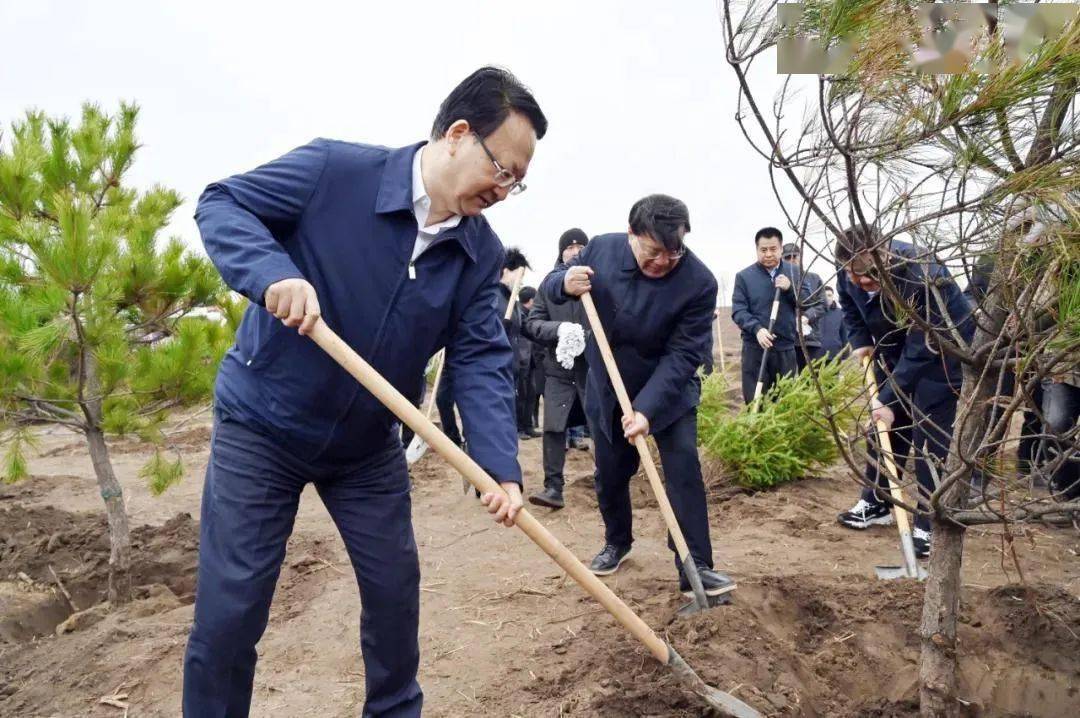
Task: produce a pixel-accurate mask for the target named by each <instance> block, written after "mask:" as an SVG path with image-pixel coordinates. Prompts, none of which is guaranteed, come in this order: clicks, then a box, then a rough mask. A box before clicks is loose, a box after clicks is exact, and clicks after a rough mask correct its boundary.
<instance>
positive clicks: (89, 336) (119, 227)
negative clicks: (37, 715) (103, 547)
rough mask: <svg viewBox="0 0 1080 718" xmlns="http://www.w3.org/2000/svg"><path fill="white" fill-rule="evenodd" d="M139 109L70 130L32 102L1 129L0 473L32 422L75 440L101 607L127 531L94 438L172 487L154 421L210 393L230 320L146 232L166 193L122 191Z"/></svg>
mask: <svg viewBox="0 0 1080 718" xmlns="http://www.w3.org/2000/svg"><path fill="white" fill-rule="evenodd" d="M137 116H138V108H137V107H135V106H134V105H126V104H122V105H121V106H120V109H119V111H118V112H117V113H116V114H115V115H111V116H110V115H109V114H106V113H104V112H102V110H101V109H99V108H98V107H96V106H94V105H90V104H87V105H85V106H84V107H83V111H82V117H81V119H80V121H79V123H78V124H77V125H73V124H72V123H70V122H69V121H68V120H66V119H63V118H52V117H46V116H45V115H44V114H43V113H41V112H36V111H30V112H28V113H27V114H26V118H25V119H24V120H22V121H19V122H15V123H13V125H12V128H11V133H10V135H9V136H8V137H7V138H3V137H2V136H0V438H2V439H3V444H4V446H5V447H6V448H5V450H4V456H3V460H4V466H3V478H4V480H5V481H8V482H11V481H17V480H19V479H21V478H24V477H25V476H26V475H27V458H26V457H27V448H28V447H30V446H31V445H32V442H33V434H32V431H33V428H34V427H38V426H42V425H50V424H55V425H63V426H67V427H69V428H71V429H74V430H76V431H78V432H80V433H82V434H83V435H84V436H85V437H86V441H87V446H88V449H89V452H90V457H91V460H92V462H93V466H94V473H95V475H96V477H97V482H98V486H99V488H100V490H101V497H102V499H103V500H104V502H105V510H106V513H107V515H108V523H109V540H110V546H111V552H110V557H109V566H110V580H109V600H110V601H111V602H113V603H123V602H124V601H126V600H128V598H129V596H130V590H131V580H130V572H129V566H130V541H129V535H128V519H127V514H126V511H125V508H124V497H123V492H122V490H121V487H120V483H119V482H118V481H117V479H116V475H115V473H114V472H113V468H112V463H111V461H110V459H109V449H108V446H107V444H106V442H105V439H106V436H108V435H125V434H136V435H138V436H140V437H142V438H143V439H145V440H147V441H151V442H153V443H155V444H156V446H157V451H156V453H155V455H154V456H153V458H152V459H151V460H150V461H149V462H148V463H147V465H146V466H145V467H144V469H143V476H144V477H145V478H146V479H147V480H148V482H149V484H150V487H151V489H152V490H153V491H154V492H155V493H160V492H161V491H164V490H165V488H167V487H168V486H169V485H170V484H171V483H173V482H175V481H177V480H178V479H179V478H180V476H181V474H182V465H181V463H180V457H179V455H178V454H175V453H174V452H169V451H167V447H166V444H167V441H166V440H165V437H164V436H163V434H162V432H161V426H162V423H163V422H164V420H165V419H166V417H167V413H168V412H169V410H171V409H174V408H176V407H183V406H187V405H191V404H193V403H196V402H204V401H206V400H207V399H208V397H209V396H210V393H211V389H212V386H213V381H214V375H215V373H216V370H217V365H218V362H219V360H220V359H221V356H222V354H223V353H224V351H225V350H226V349H227V348H228V346H229V345H230V344H231V342H232V337H233V332H234V330H235V319H236V316H237V311H236V309H237V308H236V306H235V305H233V304H232V303H231V300H230V299H229V298H228V295H227V292H226V290H225V288H224V286H223V285H222V283H221V281H220V279H219V278H218V274H217V272H216V271H215V270H214V268H213V266H212V265H211V264H210V263H209V261H207V260H206V259H204V258H202V257H200V256H196V255H194V254H192V253H190V252H188V251H186V250H185V248H184V246H183V244H182V243H181V241H180V240H179V239H178V238H175V237H174V238H170V239H168V240H163V239H162V238H161V236H160V235H161V233H162V230H163V229H164V227H165V226H166V225H167V223H168V221H169V216H170V215H171V214H172V212H173V211H174V210H175V209H176V208H177V207H179V206H180V203H181V199H180V196H179V195H178V194H177V193H176V192H174V191H173V190H170V189H166V188H164V187H161V186H154V187H152V188H151V189H149V190H147V191H145V192H138V191H136V190H134V189H131V188H130V187H126V186H125V185H124V180H125V176H126V174H127V172H128V170H129V169H130V168H131V166H132V162H133V161H134V158H135V154H136V151H137V150H138V149H139V144H138V142H137V140H136V137H135V123H136V119H137ZM5 140H6V141H5ZM210 308H217V309H219V310H220V311H221V312H222V313H223V314H224V316H225V319H226V321H225V322H224V323H222V322H220V321H215V320H214V319H212V318H210V317H208V316H206V315H207V311H206V310H207V309H210Z"/></svg>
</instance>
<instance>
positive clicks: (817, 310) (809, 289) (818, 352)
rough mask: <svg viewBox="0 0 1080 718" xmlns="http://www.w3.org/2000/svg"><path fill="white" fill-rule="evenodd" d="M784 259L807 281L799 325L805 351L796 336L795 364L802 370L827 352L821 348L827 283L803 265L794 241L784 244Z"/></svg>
mask: <svg viewBox="0 0 1080 718" xmlns="http://www.w3.org/2000/svg"><path fill="white" fill-rule="evenodd" d="M784 261H785V262H788V263H790V264H791V265H792V266H795V267H798V268H799V271H800V272H802V275H803V277H804V278H805V281H806V295H805V297H804V299H805V301H806V306H804V307H803V311H802V322H801V326H799V327H798V330H799V333H801V334H802V335H803V341H802V343H803V344H805V345H806V351H805V352H804V351H803V350H802V346H801V345H800V344H799V338H798V335H796V336H795V366H796V367H798V370H799V371H802V370H803V369H805V368H806V365H807V364H809V363H810V362H812V361H814V360H815V359H820V358H821V357H822V356H823V355H824V354H825V352H824V350H823V349H822V348H821V327H820V324H821V317H822V315H823V314H824V313H825V297H824V296H823V295H824V292H823V291H822V287H824V286H825V283H824V282H822V281H821V277H819V276H818V275H817V274H816V273H815V272H808V271H806V269H805V268H804V267H803V265H802V252H800V251H799V245H797V244H792V243H788V244H785V245H784Z"/></svg>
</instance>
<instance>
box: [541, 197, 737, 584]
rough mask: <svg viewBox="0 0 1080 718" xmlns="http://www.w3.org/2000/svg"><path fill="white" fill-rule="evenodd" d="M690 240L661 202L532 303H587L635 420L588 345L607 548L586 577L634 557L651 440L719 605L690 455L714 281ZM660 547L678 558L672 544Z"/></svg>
mask: <svg viewBox="0 0 1080 718" xmlns="http://www.w3.org/2000/svg"><path fill="white" fill-rule="evenodd" d="M689 231H690V213H689V210H687V208H686V205H685V204H683V203H682V202H680V201H679V200H677V199H675V198H674V197H668V196H666V195H650V196H648V197H645V198H644V199H642V200H639V201H638V202H637V203H635V204H634V206H633V207H632V208H631V209H630V228H629V232H628V233H625V234H624V233H617V234H605V235H601V236H599V237H596V238H595V239H593V240H592V241H590V242H589V244H588V246H587V247H585V249H584V251H582V252H581V254H579V255H578V256H577V257H576V258H574V259H573V260H571V261H570V262H569V265H568V266H567V267H563V268H560V269H556V270H555V271H554V272H552V273H551V274H549V275H548V276H547V277H546V278H545V279H544V281H543V283H542V284H541V287H540V291H541V292H542V293H544V294H545V296H546V297H547V298H548V299H549V300H550V301H551V302H553V303H555V304H561V303H563V302H566V301H567V300H570V299H576V298H577V297H580V296H581V295H582V294H584V293H585V292H590V293H591V295H592V298H593V301H594V302H595V304H596V310H597V312H598V313H599V315H600V320H601V321H602V322H603V324H604V329H605V330H606V332H607V335H608V339H609V341H610V342H611V350H612V353H613V354H614V356H615V361H616V363H617V364H618V366H619V371H620V373H621V374H622V378H623V382H624V383H625V385H626V390H627V393H628V394H629V395H630V397H631V401H632V404H633V408H634V414H633V416H622V415H621V412H620V411H619V405H618V402H617V400H616V397H615V392H614V389H613V388H612V385H611V382H610V380H609V378H608V376H607V372H606V370H605V366H604V361H603V358H602V357H601V355H600V349H599V347H598V346H597V343H596V339H595V337H593V338H591V339H590V340H589V342H588V345H587V348H586V357H587V363H588V366H589V372H588V378H587V381H586V388H585V414H586V417H587V418H588V421H589V428H590V430H591V431H592V436H593V442H594V444H595V452H596V493H597V498H598V500H599V504H600V514H601V516H602V517H603V519H604V529H605V545H604V548H603V549H602V550H601V551H600V553H599V554H597V556H596V558H594V559H593V561H592V565H591V566H590V568H591V569H592V571H593V573H595V574H597V575H599V576H604V575H607V574H610V573H614V572H615V571H616V570H617V569H618V568H619V565H620V564H622V562H623V561H624V560H626V557H627V556H628V555H629V553H630V546H631V544H632V543H633V533H632V520H633V516H632V513H631V506H630V478H631V477H632V476H633V475H634V473H635V472H637V469H638V462H639V458H638V453H637V451H636V449H635V448H634V446H633V442H634V440H635V437H637V436H648V435H649V434H650V433H652V434H653V436H654V437H655V438H656V444H657V446H658V447H659V449H660V460H661V462H662V463H663V467H664V477H665V479H666V483H667V492H668V497H669V498H670V500H671V505H672V507H673V508H674V510H675V516H676V518H677V519H678V521H679V525H680V527H681V528H682V530H683V533H684V534H685V535H686V541H687V543H688V544H689V546H690V553H691V555H692V556H693V557H694V561H695V563H696V564H697V566H698V570H699V573H700V574H701V580H702V583H703V584H704V586H705V592H706V593H707V594H709V595H719V594H721V593H725V592H727V591H729V590H731V586H732V581H731V579H729V578H728V577H727V576H724V575H723V574H721V573H717V572H715V571H713V570H712V567H713V560H712V543H711V541H710V538H709V516H708V512H707V510H706V505H705V486H704V483H703V482H702V478H701V465H700V463H699V461H698V453H697V405H698V403H699V402H700V400H701V383H700V380H699V379H698V377H697V369H698V367H700V366H701V365H702V364H704V362H705V356H706V354H707V353H708V352H709V351H711V347H710V346H709V338H710V336H711V332H710V327H711V325H712V318H713V309H714V307H715V306H716V279H715V278H714V277H713V275H712V272H710V271H709V270H708V269H707V268H706V267H705V265H704V264H703V263H702V262H701V260H700V259H698V258H697V257H696V256H695V255H694V253H693V252H690V251H689V250H688V249H687V248H686V246H685V245H684V244H683V238H684V236H685V235H686V233H687V232H689ZM620 434H621V437H620ZM668 545H669V546H670V547H671V548H672V550H674V546H673V545H672V543H671V542H670V540H669V543H668ZM675 565H676V569H677V570H678V571H679V577H680V578H679V581H680V590H681V591H682V592H683V593H684V594H687V595H690V586H689V584H688V582H687V581H686V579H685V577H684V576H683V573H682V571H681V565H680V562H679V559H678V557H676V559H675Z"/></svg>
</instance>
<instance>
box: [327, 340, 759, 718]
mask: <svg viewBox="0 0 1080 718" xmlns="http://www.w3.org/2000/svg"><path fill="white" fill-rule="evenodd" d="M310 336H311V339H312V340H313V341H314V342H315V343H316V344H318V345H319V346H320V347H321V348H322V349H323V351H325V352H326V353H327V354H329V355H330V356H331V357H332V358H333V359H334V361H336V362H337V363H338V364H340V365H341V367H342V368H343V369H345V371H347V372H349V374H351V375H352V376H353V377H355V378H356V380H357V381H359V382H360V384H361V385H363V387H364V388H365V389H367V390H368V391H369V392H371V394H372V395H373V396H374V397H375V398H376V399H378V400H379V401H380V402H381V403H382V404H383V406H385V407H386V408H387V409H389V410H390V411H391V412H393V414H394V415H395V416H397V417H398V418H399V419H400V420H401V421H403V422H405V424H406V425H407V426H408V427H409V428H410V429H412V430H413V431H415V432H416V433H417V434H418V435H420V436H423V437H424V440H425V441H427V442H428V444H429V445H430V446H431V447H432V448H433V449H435V451H436V452H438V453H439V455H440V456H442V457H443V458H444V459H446V461H447V463H449V464H450V465H451V466H453V467H454V469H456V470H457V471H458V472H460V473H461V475H462V476H463V477H465V478H466V479H467V480H468V481H469V483H470V484H471V485H472V486H473V487H475V488H476V489H477V490H478V491H480V492H482V493H493V492H501V491H502V487H500V486H499V485H498V484H497V483H496V482H495V480H494V479H493V478H491V477H490V476H488V475H487V472H485V471H484V470H483V469H482V468H480V465H479V464H477V463H476V462H475V461H473V460H472V459H471V458H469V455H468V454H466V453H465V452H464V451H462V450H461V449H459V448H458V447H457V446H456V445H455V444H454V442H452V441H450V439H449V438H447V436H446V435H445V434H443V433H442V432H441V431H439V430H438V429H437V428H436V427H435V425H434V424H432V423H431V422H430V421H429V420H428V419H427V417H425V416H424V415H423V413H422V412H421V411H420V410H419V409H417V408H416V407H415V406H413V405H412V404H411V403H410V402H409V400H408V399H406V398H405V397H404V396H402V394H401V392H399V391H398V390H397V389H395V388H394V387H393V385H392V384H390V382H388V381H386V379H384V378H383V377H382V376H381V375H380V374H379V373H378V372H377V371H375V369H373V368H372V367H371V365H370V364H368V363H367V362H366V361H364V360H363V359H362V358H361V357H360V355H359V354H357V353H356V352H355V351H353V349H352V348H351V347H350V346H349V345H348V344H346V343H345V342H344V341H343V340H342V339H341V338H340V337H339V336H338V335H337V334H335V333H334V332H333V331H332V330H331V329H330V327H328V326H327V325H326V322H325V321H323V320H322V319H319V320H318V322H316V324H315V327H314V328H313V329H312V331H311V334H310ZM516 525H517V527H518V528H520V529H521V530H522V531H523V532H524V533H525V535H526V536H528V537H529V538H530V539H532V541H533V543H535V544H536V545H537V546H539V547H540V548H541V550H543V551H544V553H546V554H547V555H548V556H550V557H551V558H552V559H553V560H554V561H555V563H557V564H558V565H559V566H560V567H561V568H562V569H563V570H564V571H566V573H567V574H568V575H569V576H570V577H571V578H573V579H574V580H575V581H577V583H578V585H580V586H581V587H582V588H583V589H585V591H586V592H587V593H588V594H589V595H590V596H592V597H593V598H594V599H596V600H597V602H599V603H600V605H601V606H603V607H604V609H605V610H606V611H607V612H608V613H610V614H611V615H612V616H614V617H615V619H616V620H617V621H618V622H619V623H621V624H622V625H623V626H624V627H625V628H626V629H627V630H628V631H630V633H631V634H632V635H633V636H634V638H636V639H637V640H639V641H640V642H641V643H642V644H644V645H645V647H646V648H647V649H648V650H649V652H650V653H652V655H653V657H655V658H656V660H658V661H660V662H661V663H663V664H664V665H665V666H667V667H668V668H670V669H671V672H672V674H673V675H674V676H675V677H676V678H677V679H678V680H679V681H680V682H681V683H682V684H683V686H685V687H686V688H688V689H689V690H690V691H692V692H693V693H695V694H696V695H698V696H700V697H701V698H702V699H703V700H704V701H705V702H706V703H707V704H708V705H709V706H710V707H711V708H713V709H715V710H717V711H719V712H720V713H721V714H723V715H729V716H734V717H735V718H762V716H761V714H760V713H758V712H757V711H756V710H754V709H753V708H751V707H750V706H748V705H747V704H746V703H743V702H742V701H740V700H739V699H738V698H736V697H735V696H733V695H731V694H730V693H725V692H723V691H721V690H718V689H716V688H713V687H712V686H709V685H707V684H706V683H705V682H704V681H703V680H701V676H699V675H698V674H697V673H696V672H695V671H694V669H693V668H691V667H690V666H689V664H687V663H686V661H684V660H683V658H682V657H681V656H680V655H679V654H678V653H676V651H675V649H674V648H672V647H671V645H670V644H669V643H667V641H665V640H663V639H662V638H660V637H659V636H658V635H656V633H655V632H654V631H653V630H652V629H651V628H649V626H648V624H646V623H645V622H644V621H643V620H641V617H640V616H638V615H637V614H636V613H634V612H633V611H632V610H631V609H630V607H629V606H627V605H626V604H625V603H623V601H622V599H620V598H619V597H618V596H616V595H615V594H614V592H612V590H611V589H610V588H608V587H607V586H606V585H605V584H604V582H603V581H601V580H600V579H599V578H597V577H596V576H594V575H593V574H592V572H591V571H589V569H588V568H586V567H585V564H583V563H581V561H579V560H578V559H577V557H575V556H574V554H573V553H571V552H570V550H569V549H568V548H566V547H565V546H563V545H562V543H560V542H559V540H558V539H557V538H555V536H553V535H552V534H551V532H550V531H548V530H547V529H546V528H544V526H543V525H542V524H541V523H540V522H539V521H537V520H536V517H534V516H533V515H532V514H530V513H529V512H528V510H527V509H525V508H522V509H521V510H520V511H518V514H517V519H516Z"/></svg>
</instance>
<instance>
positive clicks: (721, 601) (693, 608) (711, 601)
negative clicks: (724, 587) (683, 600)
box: [675, 593, 731, 616]
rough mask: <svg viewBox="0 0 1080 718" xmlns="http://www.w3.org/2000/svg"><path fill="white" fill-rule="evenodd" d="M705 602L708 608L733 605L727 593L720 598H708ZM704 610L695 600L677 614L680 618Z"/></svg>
mask: <svg viewBox="0 0 1080 718" xmlns="http://www.w3.org/2000/svg"><path fill="white" fill-rule="evenodd" d="M705 600H706V602H707V603H708V605H707V606H706V608H716V607H717V606H727V605H729V604H730V603H731V596H730V595H729V594H727V593H721V594H720V595H719V596H706V597H705ZM702 610H704V609H702V607H701V604H699V603H698V602H697V599H694V600H691V601H690V602H689V603H687V604H686V605H685V606H683V607H682V608H680V609H679V610H678V611H676V612H675V613H677V614H678V615H680V616H692V615H694V614H695V613H700V612H701V611H702Z"/></svg>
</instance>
